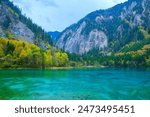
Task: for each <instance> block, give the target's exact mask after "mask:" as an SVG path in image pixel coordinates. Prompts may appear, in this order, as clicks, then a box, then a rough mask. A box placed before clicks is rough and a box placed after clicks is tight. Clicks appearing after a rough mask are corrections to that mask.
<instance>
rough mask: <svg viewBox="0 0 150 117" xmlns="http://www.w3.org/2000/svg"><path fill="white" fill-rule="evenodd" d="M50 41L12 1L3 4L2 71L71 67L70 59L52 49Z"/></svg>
mask: <svg viewBox="0 0 150 117" xmlns="http://www.w3.org/2000/svg"><path fill="white" fill-rule="evenodd" d="M50 44H52V43H51V37H50V35H49V34H48V33H47V32H45V31H44V30H43V29H42V28H41V27H40V26H38V25H36V24H35V23H33V22H32V20H31V19H29V18H27V17H26V16H24V15H22V14H21V11H20V10H19V9H18V8H17V7H16V6H14V5H13V3H12V2H10V1H9V0H0V68H42V69H44V68H50V67H54V66H55V67H65V66H67V65H68V61H69V59H68V55H67V54H66V53H64V52H61V51H60V50H58V49H56V48H54V47H52V46H51V45H50Z"/></svg>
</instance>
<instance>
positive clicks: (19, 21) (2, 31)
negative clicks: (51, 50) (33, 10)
mask: <svg viewBox="0 0 150 117" xmlns="http://www.w3.org/2000/svg"><path fill="white" fill-rule="evenodd" d="M0 37H8V38H11V39H19V40H23V41H26V42H28V43H36V44H37V45H39V46H41V47H42V46H44V43H45V42H48V43H50V42H51V38H50V36H49V35H48V34H47V32H45V31H44V30H43V29H42V28H41V27H40V26H38V25H36V24H35V23H33V22H32V20H31V19H29V18H27V17H26V16H24V15H22V13H21V11H20V10H19V9H18V8H17V7H16V6H14V5H13V3H12V2H10V1H9V0H0Z"/></svg>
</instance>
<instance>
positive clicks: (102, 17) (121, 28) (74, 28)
mask: <svg viewBox="0 0 150 117" xmlns="http://www.w3.org/2000/svg"><path fill="white" fill-rule="evenodd" d="M149 3H150V1H149V0H129V1H127V2H125V3H121V4H118V5H116V6H114V7H112V8H109V9H106V10H97V11H94V12H92V13H90V14H88V15H87V16H85V17H84V18H82V19H81V20H80V21H79V22H77V23H75V24H73V25H71V26H70V27H67V28H66V29H65V30H64V31H63V32H62V33H61V34H60V36H59V38H58V41H57V42H56V45H55V46H56V47H57V48H59V49H63V50H65V51H67V52H69V53H76V54H80V55H82V54H85V53H87V52H89V51H90V50H92V49H94V48H98V49H99V50H104V51H105V52H106V53H109V52H115V51H119V49H120V48H121V47H122V46H125V45H126V44H128V43H130V42H131V41H140V40H143V39H144V36H143V34H142V32H141V31H140V30H141V29H140V28H144V30H146V31H147V32H148V30H150V28H149V27H150V24H149V23H148V22H149V21H150V18H149V17H148V16H149V13H150V12H149V10H148V8H149V5H148V4H149ZM112 24H113V25H112ZM132 38H133V39H132Z"/></svg>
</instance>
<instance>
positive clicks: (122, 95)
mask: <svg viewBox="0 0 150 117" xmlns="http://www.w3.org/2000/svg"><path fill="white" fill-rule="evenodd" d="M0 99H2V100H20V99H23V100H24V99H25V100H32V99H36V100H41V99H43V100H110V99H115V100H126V99H127V100H143V99H144V100H149V99H150V70H146V69H140V70H137V69H110V68H99V69H96V68H95V69H94V68H93V69H70V70H0Z"/></svg>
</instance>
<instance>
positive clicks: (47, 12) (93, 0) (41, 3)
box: [11, 0, 126, 31]
mask: <svg viewBox="0 0 150 117" xmlns="http://www.w3.org/2000/svg"><path fill="white" fill-rule="evenodd" d="M11 1H13V2H14V3H15V4H16V5H17V6H19V7H20V8H21V9H22V12H23V13H24V14H26V16H28V17H30V18H31V19H32V20H33V22H35V23H37V24H38V25H40V26H42V27H43V28H44V29H45V30H46V31H54V30H59V31H62V30H63V29H65V28H66V27H68V26H69V25H71V24H73V23H75V22H77V21H78V20H80V19H81V18H83V17H84V16H85V15H87V14H88V13H90V12H93V11H95V10H99V9H106V8H109V7H112V6H114V5H115V4H118V3H121V2H124V1H126V0H11Z"/></svg>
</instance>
